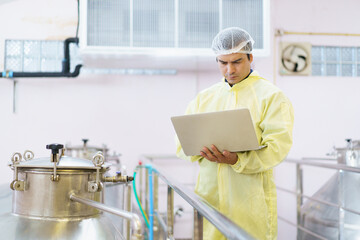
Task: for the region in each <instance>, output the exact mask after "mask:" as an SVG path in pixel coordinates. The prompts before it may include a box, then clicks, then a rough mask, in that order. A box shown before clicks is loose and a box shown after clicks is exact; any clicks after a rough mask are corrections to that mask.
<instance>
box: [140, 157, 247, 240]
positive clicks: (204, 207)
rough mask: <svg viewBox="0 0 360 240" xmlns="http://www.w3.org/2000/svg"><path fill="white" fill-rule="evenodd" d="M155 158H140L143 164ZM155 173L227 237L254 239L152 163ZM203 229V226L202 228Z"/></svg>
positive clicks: (235, 239)
mask: <svg viewBox="0 0 360 240" xmlns="http://www.w3.org/2000/svg"><path fill="white" fill-rule="evenodd" d="M152 159H154V158H153V157H147V156H142V157H141V158H140V160H141V161H143V162H149V161H151V160H152ZM151 166H152V168H153V171H154V172H155V173H156V174H157V175H158V176H159V177H160V178H161V179H162V180H163V181H164V182H165V183H166V184H167V185H168V187H170V188H171V189H173V190H174V191H175V192H176V193H177V194H179V196H180V197H182V198H183V199H184V200H185V201H187V202H188V203H189V204H190V205H191V206H192V207H193V208H194V209H195V210H196V211H197V212H198V213H199V214H200V215H201V216H203V217H205V218H206V219H207V220H208V221H209V222H210V223H212V224H213V225H214V226H215V227H216V228H217V229H218V230H219V231H220V232H221V233H222V234H223V235H224V236H225V237H227V238H228V239H231V240H243V239H254V237H252V236H251V235H250V234H249V233H247V232H246V231H245V230H243V229H242V228H240V227H239V226H238V225H237V224H235V223H234V222H232V221H231V220H230V219H228V218H227V217H226V216H224V215H223V214H221V213H220V212H219V211H217V210H216V209H215V208H214V207H212V206H211V205H210V204H209V203H207V202H206V201H205V200H204V199H202V198H201V197H200V196H198V195H196V194H195V193H194V192H193V191H191V190H189V189H188V188H187V187H184V186H183V185H182V184H181V183H179V182H177V181H176V180H174V179H172V178H171V177H169V176H167V174H165V173H164V172H165V171H163V170H161V167H159V166H157V165H156V164H154V163H153V162H152V161H151ZM201 227H202V226H201Z"/></svg>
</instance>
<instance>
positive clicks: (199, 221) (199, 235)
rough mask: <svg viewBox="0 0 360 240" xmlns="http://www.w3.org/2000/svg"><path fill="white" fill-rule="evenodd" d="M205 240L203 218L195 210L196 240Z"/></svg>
mask: <svg viewBox="0 0 360 240" xmlns="http://www.w3.org/2000/svg"><path fill="white" fill-rule="evenodd" d="M202 239H203V217H202V216H201V215H200V213H199V212H198V211H196V209H195V208H194V240H202Z"/></svg>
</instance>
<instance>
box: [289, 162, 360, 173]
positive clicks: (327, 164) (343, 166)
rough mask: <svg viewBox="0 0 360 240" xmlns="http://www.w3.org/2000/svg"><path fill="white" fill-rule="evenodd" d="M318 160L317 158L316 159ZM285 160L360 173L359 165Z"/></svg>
mask: <svg viewBox="0 0 360 240" xmlns="http://www.w3.org/2000/svg"><path fill="white" fill-rule="evenodd" d="M306 159H311V158H306ZM314 160H316V159H314ZM285 162H292V163H297V164H300V165H308V166H314V167H323V168H330V169H335V170H344V171H348V172H356V173H360V169H359V168H357V167H349V166H347V165H345V164H339V163H338V164H333V163H317V162H314V161H311V160H305V159H303V160H296V159H286V160H285Z"/></svg>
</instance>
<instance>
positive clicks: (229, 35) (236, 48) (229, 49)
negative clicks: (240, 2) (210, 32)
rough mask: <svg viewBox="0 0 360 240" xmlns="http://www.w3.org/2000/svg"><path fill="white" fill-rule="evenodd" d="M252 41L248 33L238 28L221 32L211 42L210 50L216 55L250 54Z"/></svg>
mask: <svg viewBox="0 0 360 240" xmlns="http://www.w3.org/2000/svg"><path fill="white" fill-rule="evenodd" d="M253 45H254V40H253V39H252V37H251V36H250V34H249V33H248V32H246V31H245V30H244V29H241V28H238V27H231V28H226V29H223V30H221V31H220V32H219V33H218V34H217V35H216V36H215V38H214V40H213V42H212V46H211V48H212V50H213V51H214V53H215V54H216V55H227V54H231V53H247V54H250V53H252V49H253Z"/></svg>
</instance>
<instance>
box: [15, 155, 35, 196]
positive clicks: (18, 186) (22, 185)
mask: <svg viewBox="0 0 360 240" xmlns="http://www.w3.org/2000/svg"><path fill="white" fill-rule="evenodd" d="M23 156H24V160H25V161H28V160H31V159H33V158H34V153H33V152H32V151H30V150H26V151H25V152H24V155H23ZM21 160H22V155H21V153H18V152H16V153H14V154H13V155H12V157H11V162H12V166H13V167H14V176H15V179H14V180H13V181H12V182H11V183H10V188H11V189H12V190H14V191H25V190H26V181H25V180H19V174H18V165H19V163H20V162H21Z"/></svg>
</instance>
